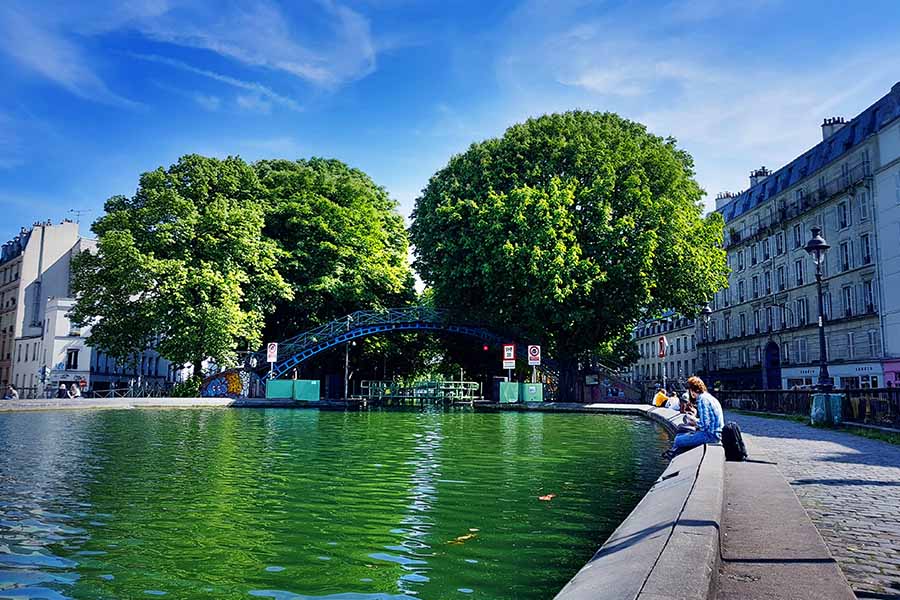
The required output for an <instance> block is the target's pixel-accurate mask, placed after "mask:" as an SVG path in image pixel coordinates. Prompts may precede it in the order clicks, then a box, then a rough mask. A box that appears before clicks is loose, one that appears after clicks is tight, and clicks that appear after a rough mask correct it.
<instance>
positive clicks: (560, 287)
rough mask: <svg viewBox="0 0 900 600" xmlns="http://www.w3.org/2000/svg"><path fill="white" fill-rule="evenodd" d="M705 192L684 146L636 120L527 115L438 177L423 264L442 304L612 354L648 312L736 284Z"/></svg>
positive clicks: (430, 198)
mask: <svg viewBox="0 0 900 600" xmlns="http://www.w3.org/2000/svg"><path fill="white" fill-rule="evenodd" d="M702 195H703V191H702V190H701V189H700V187H699V185H698V184H697V182H696V181H695V180H694V170H693V160H692V159H691V157H690V156H689V155H688V154H687V152H685V151H684V150H681V149H679V148H678V147H677V146H676V143H675V141H674V140H673V139H663V138H660V137H658V136H655V135H652V134H650V133H648V132H647V130H646V128H645V127H644V126H643V125H641V124H639V123H634V122H631V121H628V120H625V119H623V118H621V117H619V116H617V115H615V114H611V113H595V112H582V111H574V112H568V113H564V114H553V115H546V116H542V117H539V118H535V119H529V120H528V121H526V122H525V123H522V124H518V125H514V126H513V127H510V128H509V129H508V130H507V131H506V132H505V134H504V135H503V137H501V138H497V139H489V140H486V141H483V142H480V143H475V144H473V145H472V146H470V147H469V149H468V150H467V151H466V152H464V153H462V154H459V155H457V156H454V157H452V158H451V160H450V162H449V164H448V165H447V166H446V167H444V168H443V169H441V170H440V171H438V172H437V173H436V174H434V175H433V176H432V177H431V179H430V181H429V183H428V185H427V187H426V188H425V189H424V190H423V192H422V195H421V196H420V197H419V198H418V199H417V201H416V207H415V210H414V212H413V224H412V227H411V229H410V233H411V240H412V243H413V245H414V247H415V256H416V261H415V263H414V266H415V268H416V269H417V271H418V273H419V275H420V276H421V277H422V279H423V280H424V281H425V282H426V283H427V284H428V285H429V286H431V287H432V288H433V290H434V299H435V303H436V304H437V305H439V306H442V307H448V308H457V309H459V310H461V311H463V312H465V313H466V314H468V315H470V316H471V317H473V318H477V319H482V320H484V321H486V322H488V323H490V324H493V325H494V326H496V327H497V328H498V329H500V330H504V329H505V330H510V329H513V330H515V331H516V332H517V333H518V334H519V335H520V336H522V339H523V341H526V340H527V341H533V342H540V343H542V344H544V345H545V346H546V347H547V349H548V350H549V352H550V353H551V354H556V355H557V356H560V357H570V358H571V357H574V356H577V355H579V354H581V353H584V352H598V351H604V350H605V351H610V349H611V348H613V347H617V346H618V347H621V346H622V343H623V342H625V341H627V340H628V339H629V337H630V331H631V328H632V327H633V326H634V325H635V324H636V322H637V321H638V320H639V319H641V318H642V317H644V316H648V315H652V314H655V313H658V312H660V311H662V310H663V309H674V310H677V311H679V312H682V313H684V314H688V315H691V314H694V313H696V311H697V308H698V307H699V306H701V305H702V304H703V303H705V302H706V301H707V300H708V299H709V298H710V297H711V296H712V294H713V293H714V292H715V291H716V290H718V289H719V288H721V287H722V286H723V285H724V284H725V282H726V279H725V277H726V273H727V271H726V265H725V252H724V250H722V248H721V244H720V242H721V239H722V227H723V223H722V220H721V218H720V216H719V215H718V214H715V213H713V214H711V215H709V216H707V217H705V218H704V217H703V216H702V204H701V198H702Z"/></svg>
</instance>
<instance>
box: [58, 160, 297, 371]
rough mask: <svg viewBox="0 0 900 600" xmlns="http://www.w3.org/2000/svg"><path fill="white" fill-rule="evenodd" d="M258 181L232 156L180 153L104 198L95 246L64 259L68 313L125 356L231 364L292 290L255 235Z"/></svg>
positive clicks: (271, 246)
mask: <svg viewBox="0 0 900 600" xmlns="http://www.w3.org/2000/svg"><path fill="white" fill-rule="evenodd" d="M262 195H263V188H262V187H261V186H260V183H259V179H258V178H257V176H256V172H255V171H254V169H253V168H252V167H251V166H250V165H248V164H246V163H245V162H244V161H242V160H241V159H239V158H227V159H225V160H217V159H214V158H205V157H202V156H198V155H187V156H184V157H182V158H181V159H179V161H178V162H177V163H176V164H174V165H172V166H171V167H169V168H168V169H163V168H159V169H156V170H155V171H150V172H148V173H144V174H143V175H141V178H140V184H139V186H138V189H137V192H136V193H135V194H134V196H132V197H130V198H128V197H125V196H114V197H112V198H110V199H109V200H107V202H106V205H105V210H106V214H105V215H103V216H102V217H100V218H99V219H98V220H97V221H96V222H95V223H94V224H93V226H92V230H93V231H94V233H96V234H97V238H98V240H97V252H96V253H89V252H85V253H82V254H80V255H79V256H77V257H76V258H75V260H74V261H73V270H72V273H73V278H72V288H73V291H74V294H75V296H76V298H77V303H76V305H75V308H74V310H73V312H72V315H71V316H72V320H73V321H74V322H75V323H77V324H79V325H82V326H84V325H91V326H92V329H91V344H92V345H94V346H97V347H99V348H101V349H102V350H104V351H105V352H108V353H109V354H110V355H112V356H115V357H117V358H119V359H124V360H127V359H128V358H129V357H131V356H132V355H133V354H134V353H135V352H139V351H141V350H143V349H145V348H147V347H148V346H150V345H151V344H155V345H156V348H157V349H158V351H159V353H160V354H161V355H162V356H164V357H165V358H167V359H169V360H170V361H173V362H175V363H178V364H192V365H193V366H194V372H195V373H199V372H200V365H201V362H202V361H203V360H204V359H206V358H212V359H214V360H215V361H216V362H217V363H218V364H220V365H226V364H229V363H232V362H233V361H234V357H235V351H236V350H237V349H238V348H239V347H241V346H246V347H249V348H256V347H257V346H258V345H259V342H260V334H261V331H262V327H263V320H264V316H265V314H266V313H267V312H268V311H270V310H271V309H272V307H273V302H274V301H275V300H276V299H279V298H290V297H291V289H290V287H289V286H288V285H287V284H286V283H285V281H284V279H283V278H282V277H281V275H280V274H279V272H278V269H277V261H278V254H279V250H278V248H277V245H276V244H275V243H274V242H272V241H271V240H269V239H267V238H266V237H265V236H264V235H263V233H262V230H263V225H264V218H265V214H264V208H263V206H264V205H263V204H262V203H261V202H260V197H261V196H262Z"/></svg>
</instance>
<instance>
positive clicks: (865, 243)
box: [859, 233, 872, 265]
mask: <svg viewBox="0 0 900 600" xmlns="http://www.w3.org/2000/svg"><path fill="white" fill-rule="evenodd" d="M859 248H860V250H862V264H864V265H868V264H869V263H871V262H872V246H871V244H870V242H869V234H868V233H864V234H863V235H862V236H861V237H860V238H859Z"/></svg>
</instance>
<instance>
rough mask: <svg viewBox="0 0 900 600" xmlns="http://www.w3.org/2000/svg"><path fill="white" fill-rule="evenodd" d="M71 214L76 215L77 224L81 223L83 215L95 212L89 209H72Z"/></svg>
mask: <svg viewBox="0 0 900 600" xmlns="http://www.w3.org/2000/svg"><path fill="white" fill-rule="evenodd" d="M69 212H70V213H72V214H73V215H75V222H76V223H81V215H86V214H88V213H90V212H94V211H92V210H91V209H89V208H70V209H69Z"/></svg>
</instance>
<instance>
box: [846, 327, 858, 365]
mask: <svg viewBox="0 0 900 600" xmlns="http://www.w3.org/2000/svg"><path fill="white" fill-rule="evenodd" d="M855 356H856V352H855V351H854V348H853V332H852V331H850V332H848V333H847V358H854V357H855Z"/></svg>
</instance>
